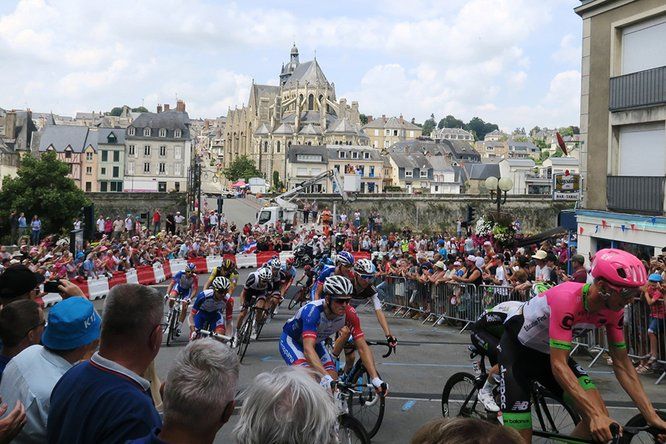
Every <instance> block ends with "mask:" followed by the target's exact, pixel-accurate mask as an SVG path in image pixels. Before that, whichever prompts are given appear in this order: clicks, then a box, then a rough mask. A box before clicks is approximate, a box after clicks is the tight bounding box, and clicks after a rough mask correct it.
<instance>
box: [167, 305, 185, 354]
mask: <svg viewBox="0 0 666 444" xmlns="http://www.w3.org/2000/svg"><path fill="white" fill-rule="evenodd" d="M164 300H165V301H171V302H173V306H172V307H171V308H170V309H169V314H168V315H167V320H166V323H165V324H164V336H165V337H166V345H167V347H168V346H170V345H171V343H172V342H173V341H174V340H175V339H176V327H177V326H178V319H179V318H180V310H181V305H182V303H183V299H182V298H180V297H176V298H174V297H172V296H165V297H164Z"/></svg>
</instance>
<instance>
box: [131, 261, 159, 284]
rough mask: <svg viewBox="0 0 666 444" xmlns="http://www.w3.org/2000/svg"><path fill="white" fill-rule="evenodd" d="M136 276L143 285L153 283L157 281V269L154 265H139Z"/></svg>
mask: <svg viewBox="0 0 666 444" xmlns="http://www.w3.org/2000/svg"><path fill="white" fill-rule="evenodd" d="M136 276H137V279H139V283H140V284H141V285H152V284H154V283H155V271H154V270H153V266H152V265H139V266H138V267H136Z"/></svg>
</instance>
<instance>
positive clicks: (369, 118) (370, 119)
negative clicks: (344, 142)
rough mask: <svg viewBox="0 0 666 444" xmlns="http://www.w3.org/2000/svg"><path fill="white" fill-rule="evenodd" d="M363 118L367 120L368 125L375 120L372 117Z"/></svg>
mask: <svg viewBox="0 0 666 444" xmlns="http://www.w3.org/2000/svg"><path fill="white" fill-rule="evenodd" d="M365 117H366V118H367V119H368V123H370V122H372V121H373V120H375V119H373V118H372V116H365Z"/></svg>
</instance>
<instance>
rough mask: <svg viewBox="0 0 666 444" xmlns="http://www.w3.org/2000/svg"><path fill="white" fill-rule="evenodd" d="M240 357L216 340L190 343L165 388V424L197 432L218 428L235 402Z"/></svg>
mask: <svg viewBox="0 0 666 444" xmlns="http://www.w3.org/2000/svg"><path fill="white" fill-rule="evenodd" d="M238 372H239V363H238V356H237V355H236V353H235V352H234V351H232V350H231V349H230V348H229V347H228V346H226V345H224V344H221V343H219V342H218V341H216V340H215V339H210V338H206V339H200V340H197V341H194V342H190V343H189V344H188V345H187V347H185V349H184V350H183V351H182V352H181V353H180V354H179V355H178V357H177V358H176V360H175V362H174V365H173V367H172V368H171V370H170V371H169V374H168V376H167V379H166V383H165V385H164V422H165V423H167V424H171V425H174V424H177V425H182V426H186V427H192V428H195V429H204V430H207V429H209V428H211V427H212V426H216V427H217V428H219V427H220V426H221V425H222V422H221V421H220V419H221V418H222V415H223V414H224V412H225V409H226V408H227V406H228V405H229V403H230V402H232V401H233V400H234V396H235V394H236V385H237V382H238Z"/></svg>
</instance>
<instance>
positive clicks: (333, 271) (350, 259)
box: [311, 251, 354, 301]
mask: <svg viewBox="0 0 666 444" xmlns="http://www.w3.org/2000/svg"><path fill="white" fill-rule="evenodd" d="M353 267H354V256H352V254H351V253H350V252H348V251H341V252H340V253H338V255H337V256H336V258H335V266H331V265H327V266H325V267H324V268H322V270H321V272H320V273H319V275H318V276H317V282H316V284H315V285H314V286H313V288H312V291H311V295H312V298H313V300H315V301H316V300H318V299H320V298H321V292H322V289H323V288H324V282H326V278H328V277H329V276H333V275H336V276H344V277H346V278H347V279H350V280H351V279H353V278H354V270H353Z"/></svg>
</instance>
